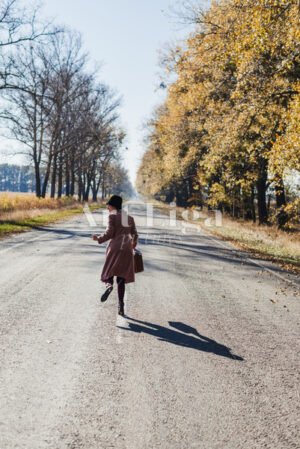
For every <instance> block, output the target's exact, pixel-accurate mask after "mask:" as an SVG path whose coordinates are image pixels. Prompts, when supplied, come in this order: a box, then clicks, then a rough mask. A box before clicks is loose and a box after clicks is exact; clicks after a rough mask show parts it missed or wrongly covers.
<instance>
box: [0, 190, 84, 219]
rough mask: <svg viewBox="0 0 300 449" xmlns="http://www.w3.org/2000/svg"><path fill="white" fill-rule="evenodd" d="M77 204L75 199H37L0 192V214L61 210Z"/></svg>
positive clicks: (30, 195)
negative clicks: (34, 210)
mask: <svg viewBox="0 0 300 449" xmlns="http://www.w3.org/2000/svg"><path fill="white" fill-rule="evenodd" d="M73 204H76V200H75V199H73V198H67V197H63V198H60V199H53V198H37V197H36V196H35V195H34V194H33V193H11V192H4V193H3V192H0V214H1V216H2V214H4V213H10V212H16V211H21V210H22V211H28V210H31V209H59V208H61V207H68V206H72V205H73Z"/></svg>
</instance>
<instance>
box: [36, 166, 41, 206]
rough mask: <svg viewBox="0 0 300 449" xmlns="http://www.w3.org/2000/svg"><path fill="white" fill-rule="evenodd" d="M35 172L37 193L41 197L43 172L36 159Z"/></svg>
mask: <svg viewBox="0 0 300 449" xmlns="http://www.w3.org/2000/svg"><path fill="white" fill-rule="evenodd" d="M34 172H35V194H36V196H37V197H38V198H40V197H41V173H40V167H39V164H38V163H37V162H36V161H35V163H34Z"/></svg>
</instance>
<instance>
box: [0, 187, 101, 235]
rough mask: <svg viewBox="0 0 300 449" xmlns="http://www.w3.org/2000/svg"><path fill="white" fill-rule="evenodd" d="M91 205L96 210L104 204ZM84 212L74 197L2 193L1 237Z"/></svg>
mask: <svg viewBox="0 0 300 449" xmlns="http://www.w3.org/2000/svg"><path fill="white" fill-rule="evenodd" d="M89 206H90V209H91V210H95V209H98V208H99V207H102V206H103V205H102V204H98V203H92V204H90V205H89ZM82 212H83V206H82V204H81V203H79V202H78V201H76V200H75V199H74V198H66V197H64V198H61V199H51V198H36V197H35V196H34V195H32V194H19V193H18V194H14V193H4V194H3V193H0V237H3V236H6V235H9V234H12V233H17V232H24V231H27V230H29V229H32V228H35V227H38V226H43V225H47V224H50V223H54V222H56V221H58V220H62V219H66V218H69V217H71V216H72V215H75V214H79V213H82Z"/></svg>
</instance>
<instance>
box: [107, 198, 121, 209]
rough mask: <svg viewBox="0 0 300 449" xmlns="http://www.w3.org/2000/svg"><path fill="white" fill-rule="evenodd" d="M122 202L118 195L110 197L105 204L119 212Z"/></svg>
mask: <svg viewBox="0 0 300 449" xmlns="http://www.w3.org/2000/svg"><path fill="white" fill-rule="evenodd" d="M122 202H123V200H122V197H120V196H119V195H113V196H111V197H110V199H109V200H108V201H107V203H106V204H107V205H109V206H113V207H115V208H116V209H117V210H121V209H122Z"/></svg>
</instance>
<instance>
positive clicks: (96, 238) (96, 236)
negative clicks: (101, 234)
mask: <svg viewBox="0 0 300 449" xmlns="http://www.w3.org/2000/svg"><path fill="white" fill-rule="evenodd" d="M92 239H93V240H95V241H96V242H98V235H96V234H94V235H92Z"/></svg>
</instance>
